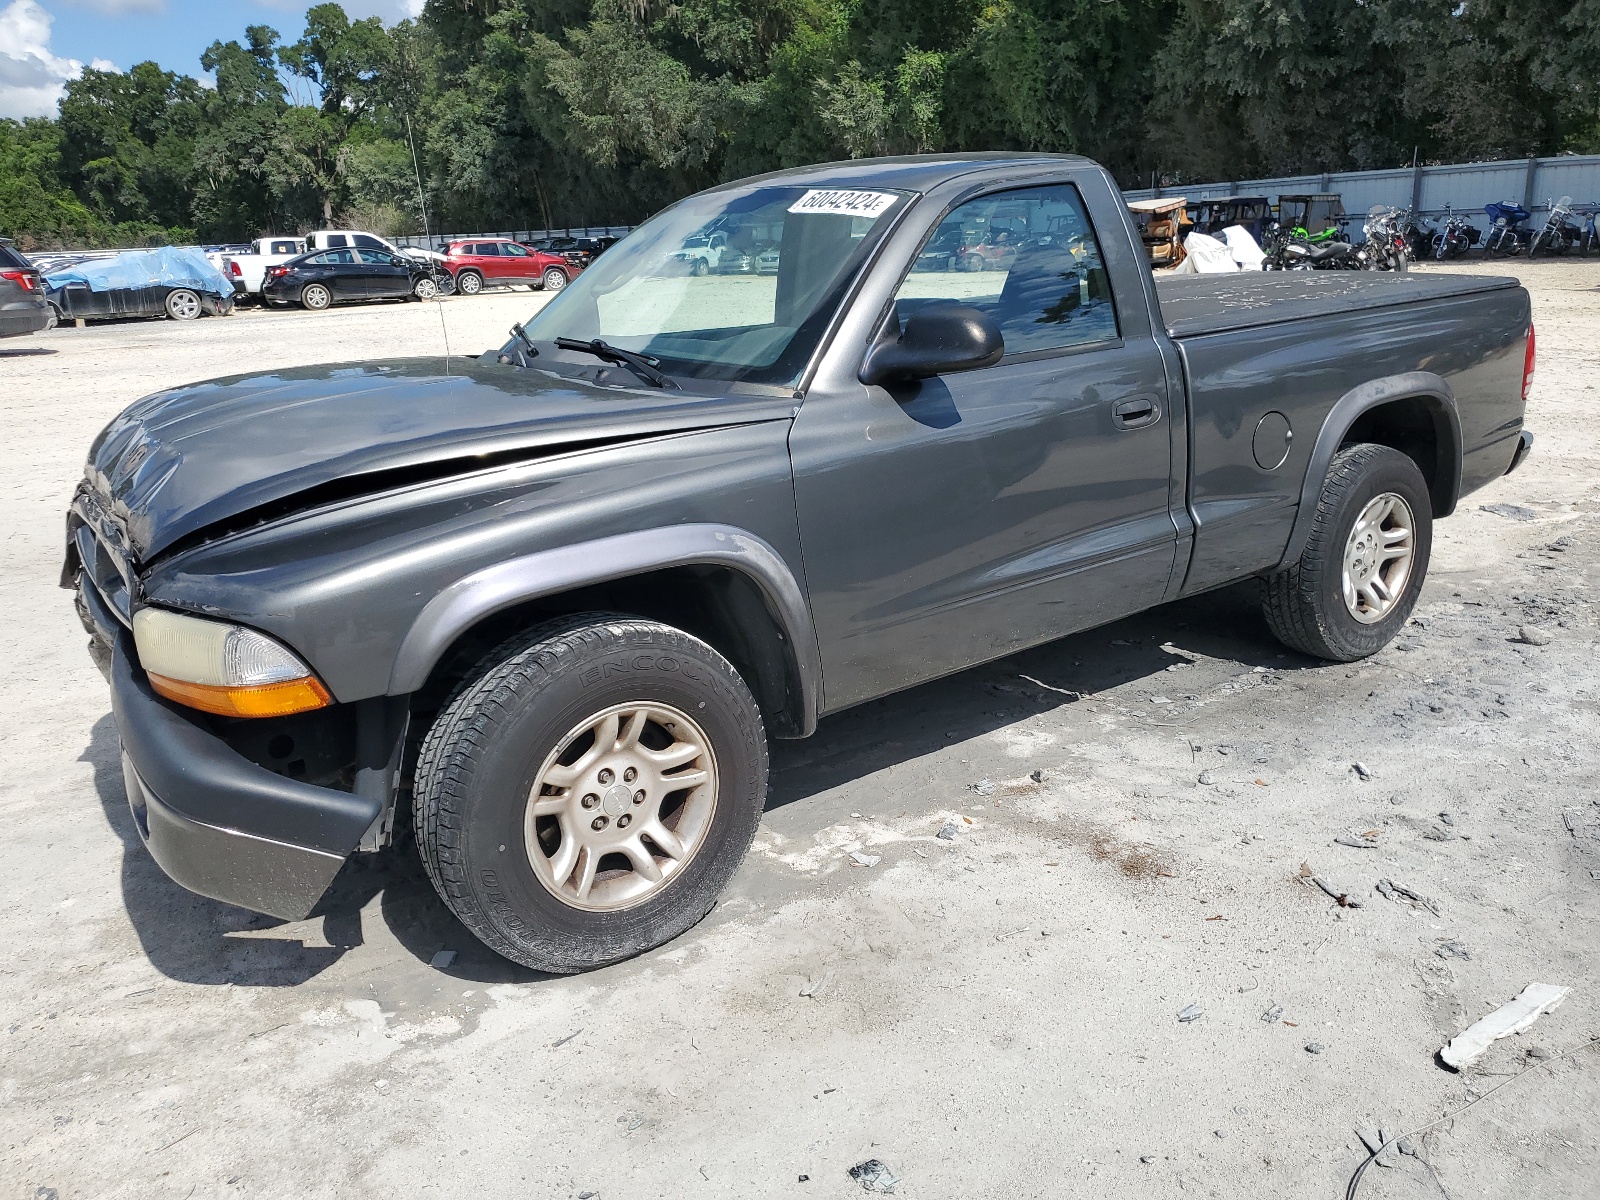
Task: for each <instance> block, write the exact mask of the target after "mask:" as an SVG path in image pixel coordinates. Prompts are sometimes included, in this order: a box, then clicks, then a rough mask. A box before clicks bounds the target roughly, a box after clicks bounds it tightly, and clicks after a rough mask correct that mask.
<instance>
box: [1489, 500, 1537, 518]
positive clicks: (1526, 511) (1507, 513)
mask: <svg viewBox="0 0 1600 1200" xmlns="http://www.w3.org/2000/svg"><path fill="white" fill-rule="evenodd" d="M1478 507H1479V508H1480V509H1482V510H1483V511H1484V512H1486V513H1493V514H1494V515H1495V516H1497V517H1510V518H1511V519H1512V520H1513V521H1537V520H1538V519H1539V514H1538V513H1536V512H1534V511H1533V509H1531V508H1526V507H1524V506H1523V505H1521V504H1502V503H1496V504H1480V505H1478Z"/></svg>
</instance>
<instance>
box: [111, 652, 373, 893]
mask: <svg viewBox="0 0 1600 1200" xmlns="http://www.w3.org/2000/svg"><path fill="white" fill-rule="evenodd" d="M111 707H112V712H113V714H114V715H115V717H116V721H117V731H118V733H119V734H120V735H121V738H122V773H123V779H124V781H125V783H126V785H127V790H128V804H129V806H130V807H131V809H132V810H133V817H134V823H135V824H136V825H137V826H138V829H139V836H140V837H141V838H142V839H143V840H144V844H145V847H146V849H148V850H149V851H150V856H151V857H152V858H154V859H155V860H156V862H157V864H159V865H160V867H161V869H162V870H163V871H165V872H166V873H167V874H168V875H170V876H171V877H172V879H173V880H174V881H175V882H177V883H180V884H182V885H183V886H184V887H186V888H188V889H189V890H190V891H192V892H198V893H199V894H200V895H202V896H210V897H211V898H212V899H214V900H222V901H225V902H226V903H228V904H237V905H239V906H240V907H241V908H248V909H253V910H255V911H256V912H263V913H269V914H270V915H272V916H275V917H282V918H284V919H286V920H291V921H293V920H299V919H301V918H303V917H305V916H307V915H309V914H310V913H311V911H312V909H314V908H315V907H316V904H317V901H318V900H320V899H321V898H322V894H323V893H324V892H326V891H327V890H328V885H329V884H330V883H332V882H333V877H334V876H335V875H336V874H338V872H339V868H340V867H341V866H342V865H343V864H344V860H345V859H346V858H348V857H349V856H350V854H351V853H352V852H353V851H354V850H355V849H356V847H357V845H358V844H359V843H360V841H361V838H362V835H363V834H364V833H366V831H367V830H368V829H369V828H371V826H372V825H373V822H374V821H376V820H377V818H378V815H379V813H380V812H381V811H382V809H383V802H382V801H381V800H380V799H377V798H374V797H368V796H361V795H357V794H355V793H353V792H342V791H336V790H334V789H332V788H322V787H313V786H311V785H310V784H305V783H300V782H297V781H296V780H293V779H288V778H285V777H284V776H282V775H277V774H274V773H273V772H271V771H269V770H267V769H266V768H265V767H259V766H257V765H256V764H255V763H253V762H250V761H249V760H248V759H246V758H244V757H242V756H241V755H239V754H238V753H237V752H236V751H234V750H233V748H232V747H230V746H229V745H228V744H227V743H226V742H224V741H223V740H222V739H221V738H219V737H217V736H216V735H215V734H213V733H211V732H210V730H209V729H207V728H205V727H203V726H202V725H201V724H199V723H198V721H197V720H196V716H197V714H196V715H195V716H192V715H191V714H189V712H188V711H187V710H186V709H184V708H182V707H181V706H179V705H176V704H170V703H168V702H167V701H165V700H163V699H161V698H160V697H159V696H157V695H156V694H155V693H154V692H153V691H151V690H150V686H149V684H148V683H147V682H146V681H145V678H144V673H143V672H142V671H141V670H140V669H139V668H138V666H137V665H136V663H135V660H134V652H133V639H132V637H131V635H130V634H128V633H127V632H126V631H122V630H119V631H118V632H117V634H116V636H115V647H114V650H113V652H112V661H111Z"/></svg>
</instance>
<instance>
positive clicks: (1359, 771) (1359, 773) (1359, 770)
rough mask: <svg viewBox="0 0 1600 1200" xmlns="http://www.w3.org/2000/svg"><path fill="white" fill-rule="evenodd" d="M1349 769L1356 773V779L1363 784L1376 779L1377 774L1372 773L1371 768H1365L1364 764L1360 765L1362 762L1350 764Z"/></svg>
mask: <svg viewBox="0 0 1600 1200" xmlns="http://www.w3.org/2000/svg"><path fill="white" fill-rule="evenodd" d="M1350 769H1351V770H1352V771H1354V772H1355V773H1356V778H1357V779H1359V780H1361V781H1362V782H1363V783H1365V782H1367V781H1368V780H1370V779H1376V778H1377V777H1378V773H1377V772H1376V771H1374V770H1373V769H1372V768H1371V767H1369V766H1367V764H1366V763H1362V762H1356V763H1351V764H1350Z"/></svg>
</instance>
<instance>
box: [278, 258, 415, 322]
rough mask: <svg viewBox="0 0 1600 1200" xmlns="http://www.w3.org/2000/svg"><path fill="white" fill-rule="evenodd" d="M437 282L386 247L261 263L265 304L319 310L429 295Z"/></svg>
mask: <svg viewBox="0 0 1600 1200" xmlns="http://www.w3.org/2000/svg"><path fill="white" fill-rule="evenodd" d="M437 291H438V287H437V284H435V282H434V279H433V275H432V273H431V272H430V270H429V268H428V266H427V265H426V264H424V263H421V262H418V261H416V260H415V259H409V258H403V257H401V256H400V255H398V254H391V253H389V251H387V250H372V249H368V248H366V247H361V248H355V249H342V250H317V251H314V252H312V253H310V254H302V255H301V256H300V257H299V258H291V259H290V260H289V261H288V262H284V263H279V264H278V265H277V266H275V267H268V268H267V277H266V281H265V282H264V283H263V284H262V287H261V294H262V296H263V297H264V298H265V299H266V302H267V303H268V304H272V305H278V306H283V305H288V304H299V305H302V306H303V307H305V308H309V309H312V310H313V311H320V310H321V309H324V308H327V307H329V306H330V305H334V304H344V303H347V302H349V301H352V300H406V299H409V298H410V297H413V296H415V297H416V298H417V299H419V300H431V299H433V297H434V296H435V295H436V294H437Z"/></svg>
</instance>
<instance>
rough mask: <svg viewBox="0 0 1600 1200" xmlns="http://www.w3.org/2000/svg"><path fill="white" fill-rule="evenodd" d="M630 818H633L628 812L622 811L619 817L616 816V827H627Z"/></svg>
mask: <svg viewBox="0 0 1600 1200" xmlns="http://www.w3.org/2000/svg"><path fill="white" fill-rule="evenodd" d="M632 820H633V817H632V816H631V815H630V814H628V813H623V814H622V815H621V816H620V817H618V818H617V828H618V829H626V828H627V827H628V825H629V823H630V822H631V821H632Z"/></svg>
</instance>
